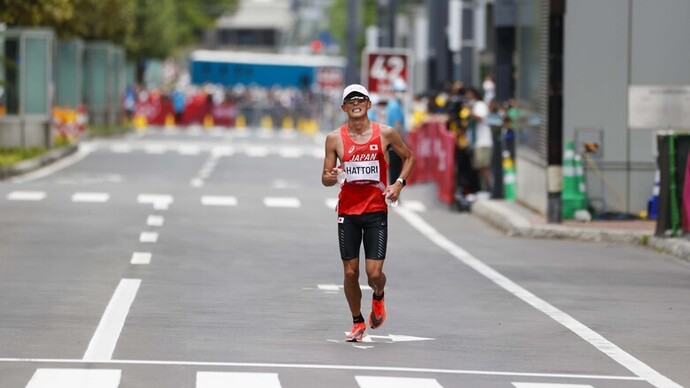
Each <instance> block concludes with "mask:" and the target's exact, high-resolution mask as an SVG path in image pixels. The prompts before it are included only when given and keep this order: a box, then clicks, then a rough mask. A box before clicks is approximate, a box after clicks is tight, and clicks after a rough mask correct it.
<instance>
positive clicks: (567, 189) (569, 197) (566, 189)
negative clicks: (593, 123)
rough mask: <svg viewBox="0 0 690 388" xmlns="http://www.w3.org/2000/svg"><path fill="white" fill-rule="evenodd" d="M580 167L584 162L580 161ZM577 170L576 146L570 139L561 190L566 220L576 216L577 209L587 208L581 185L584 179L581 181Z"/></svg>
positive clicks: (565, 157) (566, 149)
mask: <svg viewBox="0 0 690 388" xmlns="http://www.w3.org/2000/svg"><path fill="white" fill-rule="evenodd" d="M580 169H582V162H580ZM576 170H577V169H576V166H575V146H574V144H573V142H572V141H568V142H567V143H566V146H565V152H564V153H563V168H562V174H563V190H562V192H561V202H562V215H563V219H566V220H570V219H573V218H575V212H576V211H578V210H582V209H585V208H586V199H585V195H584V193H583V192H582V191H581V185H580V183H582V186H584V179H582V182H580V180H579V179H578V177H577V176H576Z"/></svg>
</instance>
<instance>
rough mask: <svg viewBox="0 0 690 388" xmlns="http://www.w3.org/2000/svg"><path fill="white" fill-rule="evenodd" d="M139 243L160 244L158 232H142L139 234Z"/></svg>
mask: <svg viewBox="0 0 690 388" xmlns="http://www.w3.org/2000/svg"><path fill="white" fill-rule="evenodd" d="M139 242H143V243H156V242H158V233H156V232H141V234H139Z"/></svg>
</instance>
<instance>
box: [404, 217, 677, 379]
mask: <svg viewBox="0 0 690 388" xmlns="http://www.w3.org/2000/svg"><path fill="white" fill-rule="evenodd" d="M395 212H396V213H397V214H399V215H400V216H402V217H403V218H404V219H405V221H407V222H408V223H409V224H410V226H412V227H413V228H415V229H417V231H418V232H420V233H421V234H422V235H424V236H425V237H426V238H428V239H429V240H431V241H432V242H433V243H435V244H436V245H438V246H439V247H441V248H442V249H444V250H445V251H446V252H448V253H449V254H451V255H452V256H453V257H455V258H456V259H458V260H459V261H460V262H462V263H463V264H465V265H467V266H468V267H470V268H472V269H474V270H475V271H477V272H479V273H480V274H481V275H483V276H484V277H486V278H487V279H489V280H491V281H492V282H494V283H496V284H497V285H498V286H500V287H501V288H503V289H504V290H506V291H508V292H509V293H511V294H513V295H514V296H516V297H518V298H519V299H521V300H522V301H523V302H525V303H527V304H529V305H531V306H532V307H534V308H536V309H537V310H539V311H541V312H542V313H544V314H546V315H548V316H549V317H550V318H551V319H553V320H554V321H556V322H558V323H560V324H561V325H563V326H565V327H566V328H567V329H569V330H570V331H572V332H573V333H575V334H577V335H578V336H579V337H580V338H582V339H584V340H585V341H587V342H589V344H590V345H592V346H594V347H595V348H597V349H599V350H600V351H601V352H602V353H604V354H606V355H607V356H609V357H610V358H611V359H613V360H614V361H616V362H617V363H618V364H620V365H621V366H623V367H625V368H626V369H628V370H629V371H631V372H632V373H634V374H635V375H636V376H639V377H641V378H642V379H644V380H646V381H647V382H648V383H650V384H652V385H653V386H655V387H658V388H682V386H681V385H679V384H677V383H675V382H674V381H672V380H670V379H669V378H667V377H666V376H664V375H662V374H661V373H659V372H657V371H656V370H654V369H652V368H651V367H650V366H648V365H647V364H645V363H644V362H642V361H640V360H638V359H637V358H635V357H633V356H632V355H631V354H629V353H627V352H626V351H624V350H623V349H621V348H619V347H618V346H617V345H616V344H614V343H613V342H611V341H609V340H607V339H606V338H604V337H603V336H602V335H600V334H599V333H597V332H595V331H594V330H592V329H590V328H589V327H587V326H585V325H584V324H583V323H581V322H580V321H578V320H576V319H575V318H573V317H572V316H570V315H568V314H566V313H565V312H564V311H562V310H559V309H558V308H556V307H555V306H553V305H551V304H550V303H548V302H547V301H545V300H543V299H541V298H539V297H538V296H536V295H534V294H532V293H531V292H529V291H527V290H526V289H525V288H523V287H521V286H520V285H518V284H517V283H515V282H513V281H512V280H510V279H508V278H507V277H505V276H503V275H502V274H501V273H499V272H498V271H496V270H494V269H493V268H491V267H489V266H488V265H487V264H485V263H484V262H482V261H481V260H479V259H477V258H476V257H474V256H472V255H471V254H470V253H469V252H467V251H465V250H464V249H462V248H460V247H459V246H458V245H456V244H455V243H453V242H452V241H450V240H449V239H448V238H446V237H445V236H443V235H442V234H441V233H439V232H438V231H436V229H434V228H433V227H432V226H431V225H429V224H428V223H427V222H426V221H424V219H423V218H422V217H420V216H419V215H417V214H415V213H414V212H412V211H409V210H406V209H400V208H397V209H395Z"/></svg>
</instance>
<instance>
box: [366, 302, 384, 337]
mask: <svg viewBox="0 0 690 388" xmlns="http://www.w3.org/2000/svg"><path fill="white" fill-rule="evenodd" d="M385 320H386V306H385V304H384V303H383V299H381V300H376V299H373V298H372V300H371V312H370V313H369V327H371V328H372V329H378V328H379V327H381V325H383V322H384V321H385Z"/></svg>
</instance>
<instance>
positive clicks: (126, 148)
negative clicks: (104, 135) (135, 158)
mask: <svg viewBox="0 0 690 388" xmlns="http://www.w3.org/2000/svg"><path fill="white" fill-rule="evenodd" d="M110 151H111V152H114V153H116V154H128V153H130V152H132V146H131V145H129V144H127V143H117V144H113V145H111V146H110Z"/></svg>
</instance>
